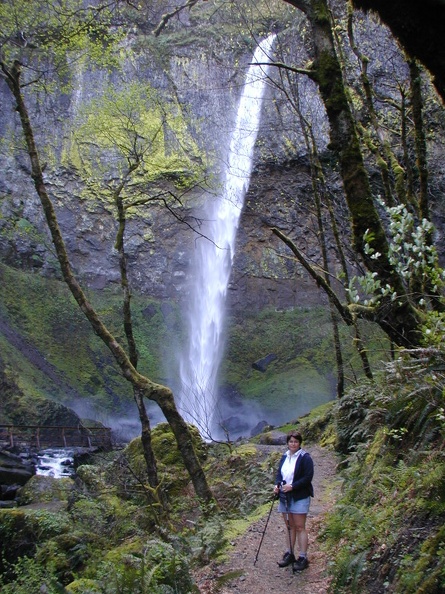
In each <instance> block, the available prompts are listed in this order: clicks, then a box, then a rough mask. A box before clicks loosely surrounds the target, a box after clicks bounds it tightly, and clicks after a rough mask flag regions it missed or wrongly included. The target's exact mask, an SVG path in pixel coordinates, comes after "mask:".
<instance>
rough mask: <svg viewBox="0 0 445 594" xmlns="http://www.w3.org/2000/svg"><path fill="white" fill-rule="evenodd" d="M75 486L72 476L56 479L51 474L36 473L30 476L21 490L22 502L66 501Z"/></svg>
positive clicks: (24, 503) (22, 503)
mask: <svg viewBox="0 0 445 594" xmlns="http://www.w3.org/2000/svg"><path fill="white" fill-rule="evenodd" d="M74 488H75V485H74V481H73V480H72V479H70V478H60V479H55V478H53V477H51V476H43V475H35V476H33V477H31V478H30V480H29V481H28V482H27V483H26V485H25V486H24V487H22V489H21V491H20V503H21V505H26V504H30V503H49V502H51V501H62V502H66V501H67V500H68V498H69V496H70V494H71V492H72V491H73V489H74Z"/></svg>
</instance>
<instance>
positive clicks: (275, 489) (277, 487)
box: [273, 485, 280, 495]
mask: <svg viewBox="0 0 445 594" xmlns="http://www.w3.org/2000/svg"><path fill="white" fill-rule="evenodd" d="M273 492H274V494H275V495H278V493H279V492H280V488H279V486H278V485H275V487H274V488H273Z"/></svg>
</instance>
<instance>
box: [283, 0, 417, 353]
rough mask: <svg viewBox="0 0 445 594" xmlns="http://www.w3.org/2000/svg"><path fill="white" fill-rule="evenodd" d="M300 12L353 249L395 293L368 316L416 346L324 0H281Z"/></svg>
mask: <svg viewBox="0 0 445 594" xmlns="http://www.w3.org/2000/svg"><path fill="white" fill-rule="evenodd" d="M285 1H286V2H288V4H291V5H293V6H295V7H296V8H298V9H300V10H302V11H303V12H304V14H305V15H306V17H307V19H308V21H309V24H310V27H311V30H312V39H313V41H314V53H315V59H314V61H313V64H312V68H311V74H310V76H311V78H312V79H313V80H314V81H315V82H316V83H317V84H318V87H319V90H320V95H321V98H322V100H323V103H324V105H325V109H326V114H327V116H328V120H329V124H330V140H331V142H330V146H329V148H330V149H331V150H333V151H334V152H335V153H336V154H337V155H338V160H339V164H340V171H341V176H342V180H343V186H344V189H345V196H346V202H347V205H348V209H349V213H350V216H351V227H352V237H353V244H354V249H355V250H356V251H357V253H358V254H359V255H360V256H361V258H362V260H363V262H364V263H365V265H366V267H367V269H368V270H370V271H371V272H375V273H377V275H378V278H379V279H380V281H381V284H382V286H385V285H387V284H388V285H389V286H390V287H392V289H393V290H394V291H395V292H396V293H397V296H398V297H397V300H396V301H395V302H392V303H391V302H390V301H389V300H387V299H385V300H384V301H383V302H382V305H381V306H380V308H379V311H375V312H374V319H375V321H378V323H379V324H380V326H381V327H382V328H383V329H384V330H385V332H386V333H387V334H388V336H389V337H390V338H391V339H392V340H394V342H395V343H396V344H398V345H400V346H405V347H408V346H410V345H418V344H419V343H420V341H421V338H422V335H421V331H420V320H419V317H418V314H417V312H416V310H415V308H414V307H413V305H412V304H411V302H410V300H409V298H408V297H407V295H406V292H405V288H404V285H403V283H402V281H401V279H400V278H399V276H398V275H397V274H396V272H395V270H394V268H393V266H392V265H391V264H390V262H389V257H388V251H389V246H388V242H387V239H386V235H385V231H384V228H383V225H382V223H381V220H380V217H379V214H378V212H377V209H376V207H375V205H374V202H373V198H372V192H371V187H370V184H369V179H368V175H367V172H366V169H365V165H364V161H363V156H362V152H361V149H360V142H359V138H358V134H357V131H356V127H355V121H354V118H353V115H352V113H351V110H350V107H349V102H348V98H347V93H346V89H345V85H344V82H343V77H342V71H341V66H340V63H339V60H338V57H337V55H336V51H335V45H334V38H333V34H332V24H331V16H330V11H329V7H328V5H327V0H285ZM365 233H368V234H370V235H371V237H372V247H373V248H374V252H378V253H379V254H380V256H379V257H378V258H373V257H371V254H369V253H367V251H366V250H365V240H364V236H365Z"/></svg>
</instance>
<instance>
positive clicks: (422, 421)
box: [322, 349, 445, 594]
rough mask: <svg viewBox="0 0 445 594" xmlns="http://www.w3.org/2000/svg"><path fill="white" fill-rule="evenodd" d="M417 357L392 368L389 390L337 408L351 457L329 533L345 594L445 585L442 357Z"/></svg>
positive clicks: (365, 391)
mask: <svg viewBox="0 0 445 594" xmlns="http://www.w3.org/2000/svg"><path fill="white" fill-rule="evenodd" d="M423 354H427V355H428V356H426V357H422V355H423ZM416 355H417V356H416V357H415V358H411V357H410V356H409V354H408V353H406V354H405V355H404V356H401V357H399V358H397V359H395V361H394V362H393V363H390V364H387V365H386V370H385V371H386V372H385V374H384V375H382V376H381V377H380V379H379V382H375V383H374V384H369V385H364V386H360V387H357V388H355V389H353V390H350V392H349V393H348V395H347V396H346V397H345V398H344V399H342V401H340V402H339V403H338V404H337V405H336V406H335V407H334V415H335V417H336V422H337V428H338V434H339V436H338V443H339V446H340V447H341V450H342V451H343V452H344V453H347V454H348V456H347V458H346V459H345V461H344V463H343V465H342V466H343V468H344V470H343V472H342V478H343V481H344V482H343V490H342V495H341V497H339V499H338V501H337V504H336V506H335V508H334V512H333V513H331V514H329V515H328V517H327V518H326V522H325V527H324V531H323V534H322V538H323V540H324V542H325V544H326V546H327V547H328V548H329V550H330V551H333V550H334V551H336V553H335V555H334V558H333V573H334V582H333V589H332V591H333V592H335V593H337V592H338V593H340V592H341V593H342V594H347V593H357V594H358V593H359V592H363V591H367V584H368V583H369V584H370V583H372V584H375V582H376V580H379V585H380V587H381V588H382V589H383V588H386V587H387V586H389V585H391V591H392V592H395V593H402V592H410V593H413V594H414V592H425V593H426V592H440V591H441V587H442V586H443V583H444V558H443V547H444V543H443V528H442V526H443V522H444V518H445V459H444V457H443V447H442V431H443V420H442V414H441V412H440V411H441V410H442V408H443V388H442V381H441V372H440V371H439V370H441V369H442V356H441V355H440V354H439V353H438V352H437V351H433V350H430V351H426V353H423V352H422V350H421V349H419V351H418V352H417V353H416ZM389 567H390V568H391V569H390V570H389V569H385V568H389ZM390 571H391V578H389V575H388V574H389V572H390Z"/></svg>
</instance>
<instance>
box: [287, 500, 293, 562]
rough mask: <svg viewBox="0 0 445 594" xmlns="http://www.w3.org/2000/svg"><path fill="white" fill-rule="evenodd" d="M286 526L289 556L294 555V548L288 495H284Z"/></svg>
mask: <svg viewBox="0 0 445 594" xmlns="http://www.w3.org/2000/svg"><path fill="white" fill-rule="evenodd" d="M286 525H287V533H288V535H289V553H290V554H291V555H293V554H294V547H293V546H292V538H291V530H290V521H289V493H286Z"/></svg>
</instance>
